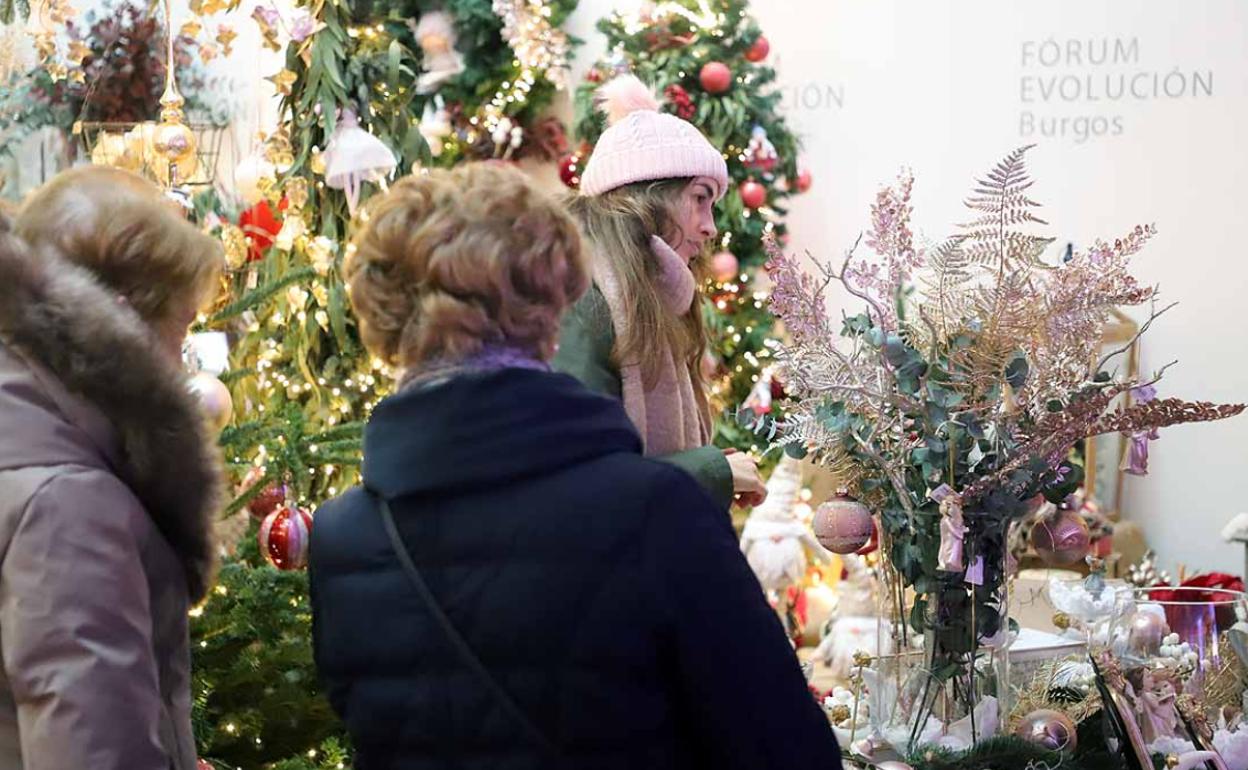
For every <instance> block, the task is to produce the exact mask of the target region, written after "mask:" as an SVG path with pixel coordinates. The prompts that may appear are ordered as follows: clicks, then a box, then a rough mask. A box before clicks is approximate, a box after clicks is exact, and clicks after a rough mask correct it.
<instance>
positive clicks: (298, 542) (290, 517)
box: [257, 505, 312, 570]
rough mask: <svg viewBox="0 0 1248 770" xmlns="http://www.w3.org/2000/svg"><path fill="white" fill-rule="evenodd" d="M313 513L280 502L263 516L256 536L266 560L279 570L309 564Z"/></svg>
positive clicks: (297, 567)
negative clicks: (276, 507) (274, 508)
mask: <svg viewBox="0 0 1248 770" xmlns="http://www.w3.org/2000/svg"><path fill="white" fill-rule="evenodd" d="M311 530H312V515H311V514H310V513H308V512H307V511H305V510H304V509H302V508H300V507H299V506H297V505H283V506H281V507H280V508H278V509H277V510H275V511H273V512H272V513H270V514H269V515H268V516H266V517H264V521H263V522H261V524H260V531H259V532H258V533H257V539H258V540H259V542H260V550H261V551H262V552H263V553H264V556H265V558H267V559H268V560H269V563H270V564H272V565H273V566H274V567H277V568H278V569H280V570H295V569H302V568H303V567H304V565H306V564H307V563H308V539H309V538H308V535H309V533H310V532H311Z"/></svg>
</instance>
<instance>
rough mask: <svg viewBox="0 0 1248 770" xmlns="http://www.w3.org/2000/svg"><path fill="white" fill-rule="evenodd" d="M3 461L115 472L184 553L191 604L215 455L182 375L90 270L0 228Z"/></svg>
mask: <svg viewBox="0 0 1248 770" xmlns="http://www.w3.org/2000/svg"><path fill="white" fill-rule="evenodd" d="M0 420H2V421H3V422H2V423H0V424H6V425H9V426H17V429H10V430H3V431H0V470H3V469H14V468H22V467H31V466H36V465H52V466H54V465H59V464H67V463H84V462H85V463H87V464H95V465H99V466H101V467H104V468H106V469H108V470H110V471H111V472H113V473H115V474H116V475H117V476H118V477H119V478H120V479H121V480H122V481H123V482H125V483H126V485H127V486H129V487H130V489H131V491H133V492H134V494H135V496H136V497H137V498H138V499H139V501H140V502H142V504H143V506H144V508H145V509H146V510H147V513H148V515H149V516H150V517H151V519H152V522H153V523H154V525H155V526H156V528H157V529H158V530H159V531H160V532H161V534H162V535H163V536H164V537H165V539H166V540H167V541H168V542H169V545H170V546H171V547H172V548H173V550H174V552H175V553H176V554H177V555H178V557H179V560H180V561H181V562H182V565H183V568H184V571H185V573H186V579H187V587H188V590H189V593H190V595H191V598H192V601H198V600H199V599H201V598H202V597H203V596H204V594H205V593H206V592H207V589H208V586H209V585H210V583H211V581H212V574H213V570H214V568H215V556H216V554H215V550H216V549H215V547H214V544H213V539H212V522H213V519H214V516H215V514H216V513H217V512H218V511H219V509H220V505H221V503H222V476H221V464H220V458H219V452H218V451H217V450H216V448H215V446H214V445H213V441H212V437H211V436H210V435H209V430H208V428H207V425H206V424H205V422H204V419H203V416H202V414H201V412H200V410H199V407H198V404H197V403H196V401H195V398H194V396H193V395H192V394H191V392H190V391H189V389H188V387H187V381H186V375H185V373H183V372H182V371H181V369H180V368H179V367H178V366H177V365H176V364H175V363H174V362H172V361H169V360H166V359H165V358H164V357H162V356H161V355H160V354H158V353H156V352H155V346H154V344H153V341H152V335H151V333H150V332H149V330H148V328H147V326H146V325H145V324H144V323H143V322H142V320H140V318H139V317H138V315H137V314H136V313H135V312H134V311H133V310H131V309H130V308H129V307H127V306H125V305H122V304H120V303H119V302H118V301H117V298H116V295H115V293H113V292H110V291H109V290H108V289H106V288H105V287H104V286H103V285H102V284H100V283H99V282H98V281H97V280H96V279H95V278H94V277H93V276H92V275H91V274H90V273H89V272H88V271H86V270H84V269H82V268H80V267H78V266H76V265H74V264H72V263H70V262H68V261H67V260H65V259H63V258H59V257H56V256H55V255H52V254H49V253H43V254H40V255H39V256H34V255H33V254H31V253H30V252H29V250H28V249H26V248H25V247H24V246H23V245H22V244H21V242H20V241H19V240H18V239H16V238H14V237H11V236H0Z"/></svg>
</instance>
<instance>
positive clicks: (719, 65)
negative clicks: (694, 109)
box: [698, 61, 732, 94]
mask: <svg viewBox="0 0 1248 770" xmlns="http://www.w3.org/2000/svg"><path fill="white" fill-rule="evenodd" d="M698 81H699V82H700V83H702V88H703V89H705V90H706V92H707V93H708V94H723V93H727V92H728V89H729V88H732V70H730V69H728V65H727V64H724V63H723V62H722V61H713V62H707V63H706V64H705V65H704V66H703V67H702V72H701V73H699V75H698Z"/></svg>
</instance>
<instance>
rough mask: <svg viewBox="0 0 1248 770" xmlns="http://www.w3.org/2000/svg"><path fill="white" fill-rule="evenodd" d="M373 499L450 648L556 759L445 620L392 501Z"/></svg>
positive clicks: (550, 745) (401, 560) (546, 741)
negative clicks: (411, 551)
mask: <svg viewBox="0 0 1248 770" xmlns="http://www.w3.org/2000/svg"><path fill="white" fill-rule="evenodd" d="M374 497H375V498H376V500H377V507H378V509H379V510H380V511H381V520H382V523H383V524H384V525H385V527H386V535H388V536H389V538H390V545H391V547H393V548H394V553H395V555H396V556H397V557H398V559H399V564H401V565H402V566H403V571H404V572H406V573H407V577H408V578H409V579H410V580H411V583H412V586H413V587H415V589H416V592H417V593H418V594H420V597H421V599H423V600H424V602H425V605H426V606H427V607H428V608H429V611H430V612H431V613H433V617H434V618H435V619H436V620H437V621H438V625H439V626H441V628H442V632H443V633H444V634H445V635H446V638H447V639H448V640H449V641H450V642H451V646H452V647H454V648H455V651H456V652H457V653H458V654H459V657H460V658H461V659H462V660H463V661H464V663H466V664H467V665H468V668H470V669H472V672H473V673H474V674H476V675H477V678H478V679H480V680H481V683H482V684H484V685H485V686H486V687H487V688H488V689H489V690H490V692H492V693H493V695H494V697H495V698H496V699H497V700H498V702H499V704H501V705H502V707H503V710H504V711H506V712H507V713H508V714H509V715H510V716H511V717H512V719H514V720H515V721H516V724H518V725H520V726H521V727H522V728H524V732H525V733H526V734H528V736H529V738H530V739H531V740H532V741H533V742H534V743H535V744H537V746H538V747H539V748H540V749H541V750H542V751H543V752H544V753H545V754H547V755H548V756H551V757H557V756H558V755H559V752H558V750H557V749H556V748H555V745H554V744H553V743H551V742H550V740H549V739H548V738H547V737H546V735H545V734H544V733H543V732H542V731H541V729H540V728H539V727H538V726H537V725H536V724H534V723H533V720H532V719H530V718H529V717H528V715H526V714H525V713H524V710H523V709H521V708H520V706H519V705H517V704H516V701H515V700H514V699H513V698H512V697H511V695H510V694H509V693H508V692H507V691H506V690H504V689H503V686H502V685H500V684H499V683H498V680H497V679H495V678H494V677H493V676H492V675H491V674H490V672H489V670H487V669H486V667H485V664H484V663H482V662H481V659H480V658H479V657H477V654H476V653H475V652H473V651H472V648H471V647H469V646H468V642H467V641H466V640H465V639H464V637H463V636H462V635H461V634H460V633H459V629H457V628H455V626H454V624H452V623H451V619H450V618H448V617H447V616H446V613H445V612H444V611H443V610H442V606H441V605H440V604H438V600H437V599H436V598H435V597H434V595H433V592H432V591H430V590H429V585H428V584H427V583H425V579H424V578H423V577H422V576H421V574H420V571H419V570H418V569H416V565H415V564H414V563H413V562H412V557H411V554H409V553H408V551H407V546H406V545H404V544H403V539H402V538H401V537H399V529H398V527H397V526H396V525H395V523H394V515H393V514H392V513H391V512H390V503H389V501H387V500H386V499H385V498H384V497H381V496H380V495H376V494H374Z"/></svg>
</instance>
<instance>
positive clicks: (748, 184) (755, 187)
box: [738, 179, 767, 209]
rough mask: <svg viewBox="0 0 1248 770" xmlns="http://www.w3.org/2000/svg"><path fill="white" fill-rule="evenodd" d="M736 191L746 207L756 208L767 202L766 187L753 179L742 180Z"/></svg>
mask: <svg viewBox="0 0 1248 770" xmlns="http://www.w3.org/2000/svg"><path fill="white" fill-rule="evenodd" d="M738 192H740V194H741V202H742V203H744V204H745V205H746V207H747V208H752V209H757V208H760V207H762V206H763V205H764V204H765V203H767V188H766V187H764V186H762V185H761V184H759V183H758V182H755V181H754V180H753V179H749V180H746V181H744V182H742V183H741V187H740V188H738Z"/></svg>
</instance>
